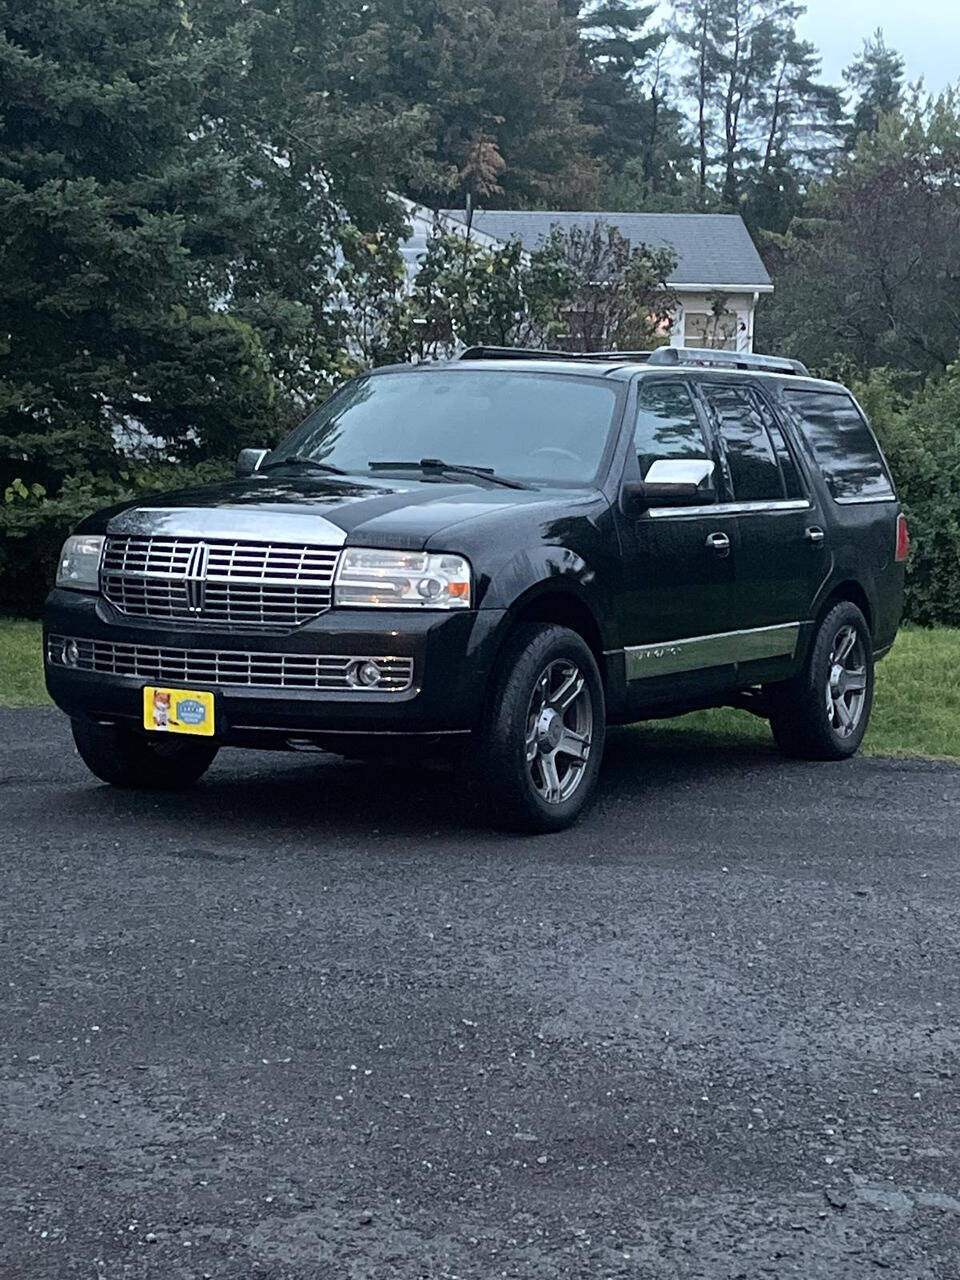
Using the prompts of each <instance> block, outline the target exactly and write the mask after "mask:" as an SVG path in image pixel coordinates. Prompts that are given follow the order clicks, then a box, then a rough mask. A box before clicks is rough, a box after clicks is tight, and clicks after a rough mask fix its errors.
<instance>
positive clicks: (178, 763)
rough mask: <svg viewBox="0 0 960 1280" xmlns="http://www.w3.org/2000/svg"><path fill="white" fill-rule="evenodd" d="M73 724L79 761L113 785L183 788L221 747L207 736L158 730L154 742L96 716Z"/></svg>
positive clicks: (201, 772) (199, 772)
mask: <svg viewBox="0 0 960 1280" xmlns="http://www.w3.org/2000/svg"><path fill="white" fill-rule="evenodd" d="M71 723H72V726H73V740H74V742H75V743H76V744H77V751H79V753H80V758H81V760H82V761H83V763H84V764H85V765H86V766H87V768H88V769H89V770H90V772H91V773H92V774H94V776H95V777H97V778H99V779H100V781H101V782H109V783H110V785H111V786H113V787H134V788H138V789H141V790H144V791H180V790H182V789H183V788H184V787H190V786H192V785H193V783H195V782H196V781H197V779H198V778H201V777H202V776H203V775H204V774H205V773H206V771H207V770H208V769H209V768H210V766H211V764H213V760H214V757H215V756H216V754H217V750H218V748H217V745H216V743H213V742H210V741H209V739H197V738H178V737H173V736H167V735H166V734H164V735H159V734H158V735H157V738H156V740H154V739H153V738H148V737H147V736H146V735H145V734H142V733H136V732H134V731H133V730H132V729H121V728H119V727H118V726H117V725H112V724H96V723H95V722H94V721H92V720H73V721H72V722H71Z"/></svg>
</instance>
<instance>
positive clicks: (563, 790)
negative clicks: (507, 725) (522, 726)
mask: <svg viewBox="0 0 960 1280" xmlns="http://www.w3.org/2000/svg"><path fill="white" fill-rule="evenodd" d="M592 738H593V699H592V698H591V697H590V689H589V687H588V685H587V681H586V678H585V677H584V674H583V672H582V671H581V670H580V668H579V667H578V666H577V664H576V663H575V662H571V661H570V660H569V659H567V658H558V659H556V660H555V661H554V662H551V663H549V664H548V666H546V667H545V668H544V670H543V671H542V672H541V673H540V676H539V678H538V679H537V682H536V684H535V685H534V687H533V693H532V694H531V695H530V705H529V707H528V708H527V732H526V760H527V768H528V770H529V771H530V777H531V779H532V781H533V785H534V786H535V787H536V789H537V791H538V793H539V794H540V795H541V796H542V797H543V799H544V800H546V802H547V803H548V804H561V803H562V802H563V801H564V800H569V799H570V797H571V796H572V795H573V793H574V792H575V791H576V789H577V787H579V785H580V783H581V782H582V780H583V776H584V774H585V772H586V768H587V760H588V758H589V756H590V743H591V740H592Z"/></svg>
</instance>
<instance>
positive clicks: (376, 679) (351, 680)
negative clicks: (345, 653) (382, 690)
mask: <svg viewBox="0 0 960 1280" xmlns="http://www.w3.org/2000/svg"><path fill="white" fill-rule="evenodd" d="M381 674H382V673H381V671H380V668H379V667H378V666H377V664H376V663H375V662H373V661H371V660H370V659H369V658H367V659H364V660H361V661H359V662H354V663H351V665H350V668H349V670H348V671H347V683H348V684H352V685H353V687H354V688H355V689H356V688H359V689H372V688H373V687H374V686H375V685H378V684H379V683H380V677H381Z"/></svg>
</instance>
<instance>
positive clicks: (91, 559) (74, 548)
mask: <svg viewBox="0 0 960 1280" xmlns="http://www.w3.org/2000/svg"><path fill="white" fill-rule="evenodd" d="M102 551H103V538H100V537H96V538H91V537H89V536H87V535H85V534H74V536H73V537H72V538H68V539H67V540H66V542H65V543H64V544H63V550H62V551H61V552H60V563H59V564H58V565H57V586H58V587H74V588H75V589H76V590H77V591H96V590H97V588H98V587H99V585H100V554H101V552H102Z"/></svg>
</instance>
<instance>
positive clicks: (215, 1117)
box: [0, 711, 960, 1280]
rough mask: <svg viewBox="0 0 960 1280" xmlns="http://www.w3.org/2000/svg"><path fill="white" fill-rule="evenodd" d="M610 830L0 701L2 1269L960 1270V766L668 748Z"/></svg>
mask: <svg viewBox="0 0 960 1280" xmlns="http://www.w3.org/2000/svg"><path fill="white" fill-rule="evenodd" d="M649 744H650V738H649V737H647V738H645V739H643V741H642V743H641V741H640V740H639V739H638V738H637V736H636V735H635V734H631V733H629V732H622V733H616V734H614V735H613V736H612V740H611V743H610V745H609V748H608V756H607V765H606V772H605V781H604V783H603V785H602V788H601V794H600V800H599V803H598V804H597V806H596V808H595V809H594V810H593V811H592V812H591V814H590V815H589V817H588V818H587V819H586V820H585V821H584V822H583V823H582V824H581V825H580V826H579V827H577V828H575V829H574V830H572V831H568V832H565V833H563V834H562V835H558V836H544V837H539V838H535V839H526V840H522V839H516V838H506V837H503V836H498V835H493V834H489V833H485V832H477V831H475V830H472V829H471V828H470V827H469V826H467V825H465V823H464V822H463V820H462V817H461V813H462V800H461V797H460V795H459V794H458V792H457V788H456V785H455V784H454V783H453V782H451V781H450V780H445V779H442V778H441V779H436V778H433V777H424V776H420V775H417V774H416V773H412V772H402V771H385V770H383V769H377V768H374V767H371V766H361V765H347V764H343V763H340V762H338V761H335V760H333V759H331V758H330V757H326V756H313V757H309V756H271V755H266V754H247V755H244V754H241V753H238V752H226V753H224V754H223V755H222V756H221V757H220V759H219V760H218V762H217V764H216V765H215V766H214V768H213V770H212V771H211V772H210V774H209V775H208V778H207V780H206V781H205V782H204V783H203V784H201V785H200V786H199V787H197V788H196V789H195V790H194V791H193V792H191V793H189V794H187V795H184V796H175V797H165V798H157V797H153V796H142V795H135V794H131V793H122V792H116V791H111V790H109V789H107V788H105V787H101V786H98V785H96V784H95V783H94V782H93V781H92V779H90V778H89V777H88V776H87V775H86V773H85V771H84V770H83V768H82V766H81V765H80V763H79V761H78V760H77V759H76V757H75V756H74V754H73V751H72V747H71V744H70V742H69V736H68V732H67V728H66V723H65V721H64V720H63V719H62V718H61V717H60V716H59V714H58V713H56V712H53V711H7V712H2V713H0V783H2V784H3V785H2V786H0V814H2V818H0V874H2V879H3V884H2V886H0V917H2V919H0V974H2V978H3V994H4V999H3V1012H2V1018H3V1023H2V1029H0V1044H2V1046H3V1048H2V1069H0V1130H2V1132H0V1141H2V1147H0V1194H2V1211H0V1275H2V1276H3V1277H5V1278H6V1277H10V1278H11V1280H12V1278H13V1277H16V1280H34V1278H35V1277H44V1278H46V1277H49V1278H51V1280H54V1278H55V1280H63V1278H65V1277H72V1276H77V1277H82V1278H83V1280H93V1278H95V1277H103V1278H104V1280H115V1278H116V1280H120V1278H123V1280H126V1278H134V1280H136V1278H139V1277H148V1276H149V1277H158V1280H159V1278H162V1280H180V1278H187V1277H190V1278H191V1280H192V1278H194V1277H202V1276H210V1277H216V1280H249V1278H252V1277H265V1278H268V1280H287V1278H290V1280H294V1278H295V1280H315V1278H317V1280H326V1278H327V1277H330V1278H338V1280H339V1278H340V1277H344V1278H347V1280H354V1278H357V1280H368V1278H370V1280H374V1278H375V1280H381V1278H383V1280H392V1278H393V1277H403V1278H404V1280H408V1278H409V1280H413V1278H414V1277H423V1278H424V1280H444V1278H447V1277H449V1278H453V1277H460V1278H461V1280H466V1278H468V1277H469V1278H470V1280H473V1278H477V1280H480V1278H481V1277H482V1278H483V1280H488V1278H491V1277H504V1276H505V1277H564V1278H567V1277H581V1276H582V1277H598V1278H604V1280H605V1278H607V1277H620V1276H625V1277H642V1278H643V1280H692V1278H693V1277H704V1278H709V1280H734V1278H735V1277H743V1278H748V1280H753V1278H754V1277H776V1278H777V1280H782V1278H783V1277H793V1276H798V1277H803V1278H804V1280H813V1278H817V1280H819V1278H822V1280H848V1278H853V1277H857V1278H859V1277H872V1276H878V1275H882V1274H884V1273H886V1274H889V1275H891V1276H895V1277H897V1278H898V1280H921V1278H923V1280H926V1278H928V1277H936V1278H937V1280H956V1277H957V1276H958V1275H960V1162H958V1150H960V1133H958V1116H960V1088H958V1076H957V1072H958V1071H960V1063H958V1054H957V1046H958V1030H957V1028H958V1006H960V995H958V977H960V957H958V942H960V847H958V845H960V841H958V831H960V769H958V768H957V767H954V766H949V765H942V764H936V763H926V762H907V763H905V762H896V761H889V760H878V759H872V760H856V761H853V762H851V763H848V764H842V765H805V764H789V763H785V762H784V761H782V760H781V759H780V758H779V757H778V756H776V755H775V754H774V753H773V752H772V751H770V752H766V751H763V750H759V749H753V750H749V751H746V750H731V749H726V750H724V751H722V752H721V751H719V750H715V751H712V752H705V751H704V750H703V749H702V748H696V747H694V746H689V747H679V748H678V747H677V746H676V745H673V746H672V747H670V748H668V749H660V750H659V751H654V749H652V748H651V747H650V745H649Z"/></svg>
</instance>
